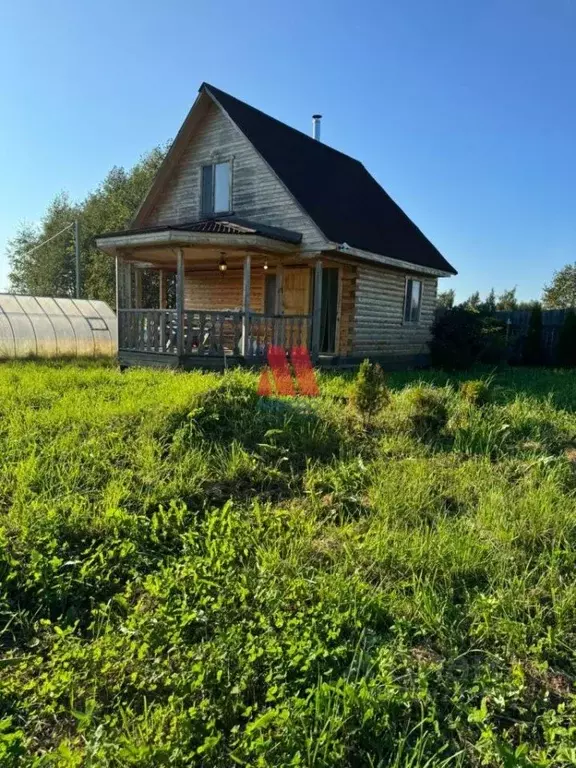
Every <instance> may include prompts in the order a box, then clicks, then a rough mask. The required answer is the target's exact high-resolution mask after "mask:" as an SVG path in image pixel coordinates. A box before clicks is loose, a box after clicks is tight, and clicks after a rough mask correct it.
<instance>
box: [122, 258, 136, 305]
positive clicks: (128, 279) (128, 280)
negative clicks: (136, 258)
mask: <svg viewBox="0 0 576 768" xmlns="http://www.w3.org/2000/svg"><path fill="white" fill-rule="evenodd" d="M133 271H134V270H133V267H132V264H124V270H123V272H124V281H125V283H124V284H125V286H126V293H125V296H124V300H125V303H126V309H134V305H133V303H132V272H133Z"/></svg>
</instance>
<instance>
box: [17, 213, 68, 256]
mask: <svg viewBox="0 0 576 768" xmlns="http://www.w3.org/2000/svg"><path fill="white" fill-rule="evenodd" d="M75 225H76V222H74V221H73V222H72V224H68V225H67V226H65V227H64V229H61V230H60V232H56V234H55V235H52V237H49V238H48V239H47V240H43V241H42V242H41V243H38V245H35V246H34V248H30V250H29V251H25V252H24V253H23V254H22V256H30V254H31V253H34V251H37V250H38V248H42V246H43V245H46V243H49V242H50V241H51V240H54V239H55V238H57V237H58V235H61V234H62V232H66V230H67V229H70V227H74V226H75Z"/></svg>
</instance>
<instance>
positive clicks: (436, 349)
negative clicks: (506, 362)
mask: <svg viewBox="0 0 576 768" xmlns="http://www.w3.org/2000/svg"><path fill="white" fill-rule="evenodd" d="M429 346H430V358H431V362H432V365H434V366H436V367H438V368H444V369H446V370H466V369H468V368H470V367H471V366H472V365H474V363H477V362H479V361H485V362H491V363H494V362H500V361H501V360H502V359H503V358H504V357H505V349H506V342H505V336H504V326H503V325H502V323H501V322H500V321H499V320H497V319H496V318H493V317H489V316H486V315H483V314H481V313H480V312H475V311H474V310H469V309H465V308H464V307H455V308H454V309H451V310H449V311H447V312H444V313H443V314H441V315H439V316H438V317H437V318H436V320H435V322H434V325H433V326H432V340H431V341H430V343H429Z"/></svg>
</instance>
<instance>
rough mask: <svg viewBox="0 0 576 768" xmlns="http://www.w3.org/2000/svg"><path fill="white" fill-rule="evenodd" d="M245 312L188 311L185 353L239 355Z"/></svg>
mask: <svg viewBox="0 0 576 768" xmlns="http://www.w3.org/2000/svg"><path fill="white" fill-rule="evenodd" d="M241 338H242V313H241V312H201V311H196V310H193V309H187V310H185V312H184V345H183V349H182V353H183V354H185V355H218V356H221V355H239V354H240V340H241Z"/></svg>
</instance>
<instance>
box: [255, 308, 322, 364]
mask: <svg viewBox="0 0 576 768" xmlns="http://www.w3.org/2000/svg"><path fill="white" fill-rule="evenodd" d="M311 330H312V318H311V316H310V315H261V314H257V313H254V312H251V313H250V333H249V337H248V355H249V356H251V357H265V355H266V349H267V347H268V346H271V345H274V346H279V347H284V349H286V350H289V349H293V348H294V347H306V348H307V349H309V348H310V335H311Z"/></svg>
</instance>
